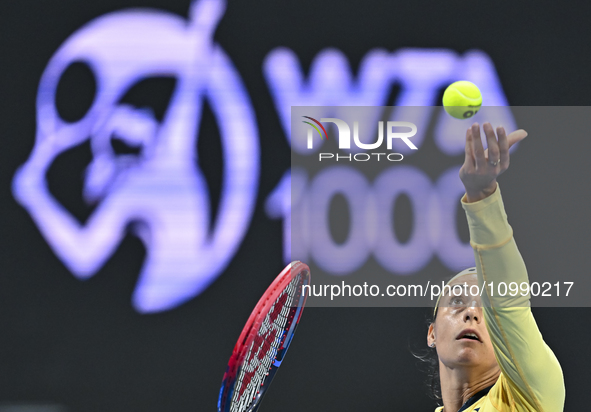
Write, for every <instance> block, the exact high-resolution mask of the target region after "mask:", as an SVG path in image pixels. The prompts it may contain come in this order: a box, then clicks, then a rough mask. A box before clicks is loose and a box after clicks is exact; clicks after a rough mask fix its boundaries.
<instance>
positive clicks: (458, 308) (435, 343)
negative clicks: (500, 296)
mask: <svg viewBox="0 0 591 412" xmlns="http://www.w3.org/2000/svg"><path fill="white" fill-rule="evenodd" d="M447 285H448V286H449V288H445V290H444V291H443V292H442V294H441V296H440V297H439V300H438V303H437V306H436V308H435V311H434V318H433V321H432V322H431V324H430V325H429V330H428V333H427V345H429V347H430V348H433V349H434V350H435V351H436V354H437V358H438V364H439V372H440V374H439V375H440V379H441V377H442V376H444V374H443V373H441V372H442V368H447V369H450V370H451V369H457V368H471V369H472V370H473V371H476V372H479V373H496V372H498V370H499V366H498V363H497V360H496V358H495V355H494V351H493V346H492V343H491V340H490V336H489V334H488V330H487V329H486V325H485V323H484V317H483V311H482V303H481V299H480V296H479V295H478V294H477V293H476V294H474V293H470V287H471V286H473V288H472V291H475V288H476V287H477V286H478V278H477V275H476V269H474V268H470V269H467V270H465V271H463V272H460V273H459V274H457V275H456V276H454V277H453V278H452V279H451V280H450V281H449V282H448V283H447ZM473 295H476V296H473Z"/></svg>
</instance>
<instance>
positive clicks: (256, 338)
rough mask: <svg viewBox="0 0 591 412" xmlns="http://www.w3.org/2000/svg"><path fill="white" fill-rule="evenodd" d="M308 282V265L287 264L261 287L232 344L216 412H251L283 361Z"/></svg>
mask: <svg viewBox="0 0 591 412" xmlns="http://www.w3.org/2000/svg"><path fill="white" fill-rule="evenodd" d="M309 284H310V268H308V266H307V265H306V264H304V263H302V262H299V261H295V262H292V263H290V264H289V265H287V267H286V268H285V269H283V271H282V272H281V273H280V274H279V276H277V278H275V280H274V281H273V283H271V286H269V288H268V289H267V290H266V291H265V293H264V294H263V296H262V297H261V299H260V300H259V302H258V303H257V305H256V307H255V308H254V310H253V311H252V313H251V314H250V317H249V318H248V321H247V322H246V325H244V329H242V333H241V334H240V337H239V338H238V342H236V346H234V350H233V351H232V356H231V357H230V361H229V362H228V367H227V368H226V373H225V374H224V379H223V381H222V388H221V389H220V395H219V398H218V411H219V412H255V411H256V410H257V409H258V408H259V406H260V404H261V400H262V398H263V395H264V394H265V392H266V390H267V389H268V388H269V385H270V384H271V381H272V380H273V377H274V376H275V373H276V372H277V369H278V368H279V366H280V365H281V362H282V361H283V357H284V356H285V353H286V352H287V348H288V347H289V344H290V343H291V339H292V338H293V334H294V333H295V330H296V327H297V325H298V322H299V321H300V317H301V316H302V311H303V310H304V304H305V303H306V296H305V294H304V293H303V286H305V285H309Z"/></svg>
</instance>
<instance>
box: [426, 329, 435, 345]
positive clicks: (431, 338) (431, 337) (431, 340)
mask: <svg viewBox="0 0 591 412" xmlns="http://www.w3.org/2000/svg"><path fill="white" fill-rule="evenodd" d="M434 326H435V324H434V323H431V324H430V325H429V330H428V331H427V346H429V347H430V348H432V347H433V346H434V344H435V327H434Z"/></svg>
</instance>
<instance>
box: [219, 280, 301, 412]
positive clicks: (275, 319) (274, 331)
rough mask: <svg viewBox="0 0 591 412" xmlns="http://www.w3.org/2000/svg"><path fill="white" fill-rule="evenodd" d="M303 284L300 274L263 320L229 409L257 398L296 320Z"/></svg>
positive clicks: (239, 410)
mask: <svg viewBox="0 0 591 412" xmlns="http://www.w3.org/2000/svg"><path fill="white" fill-rule="evenodd" d="M301 285H302V278H301V276H300V275H298V276H296V277H294V279H292V281H291V282H290V283H289V284H288V286H287V287H286V288H285V289H284V291H283V292H282V293H281V295H279V297H278V298H277V299H276V300H275V302H274V303H273V305H272V306H271V309H270V310H269V312H268V313H267V315H266V316H265V318H264V320H263V321H262V323H261V326H260V327H259V329H258V331H257V332H256V336H255V338H254V340H253V342H252V344H251V345H250V346H249V348H248V351H247V353H246V355H245V361H244V363H243V365H244V366H243V368H241V370H240V373H239V375H238V377H237V381H236V386H235V389H234V393H233V396H232V398H233V399H232V403H231V406H230V412H243V411H246V410H248V407H249V405H250V404H251V403H252V402H253V400H254V399H255V398H256V395H257V393H258V392H259V389H260V387H261V385H262V384H263V383H264V380H265V378H266V376H267V375H268V373H269V370H270V369H271V366H272V364H273V362H275V359H276V357H277V354H278V351H279V348H280V347H281V345H282V343H283V340H284V338H285V334H286V331H287V330H288V329H289V327H290V325H291V322H292V321H293V312H294V311H293V308H292V303H293V302H294V300H295V299H296V298H297V296H298V294H301Z"/></svg>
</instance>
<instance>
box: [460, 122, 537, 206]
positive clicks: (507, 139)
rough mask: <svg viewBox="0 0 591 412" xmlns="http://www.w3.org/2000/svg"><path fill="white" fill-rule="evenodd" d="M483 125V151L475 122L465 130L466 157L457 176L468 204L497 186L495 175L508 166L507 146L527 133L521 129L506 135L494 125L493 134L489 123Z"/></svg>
mask: <svg viewBox="0 0 591 412" xmlns="http://www.w3.org/2000/svg"><path fill="white" fill-rule="evenodd" d="M482 128H483V129H484V134H485V135H486V141H487V143H488V149H486V150H485V149H484V148H483V147H482V140H481V138H480V125H479V124H478V123H474V124H473V125H472V126H471V127H470V128H469V129H468V130H467V131H466V158H465V160H464V164H463V165H462V168H461V169H460V179H461V180H462V183H463V184H464V187H465V188H466V200H467V201H468V203H472V202H477V201H479V200H482V199H484V198H485V197H488V196H490V195H491V194H492V193H493V192H494V191H495V190H496V189H497V176H499V175H500V174H501V173H503V172H504V171H505V170H507V168H509V148H510V147H511V146H513V145H514V144H515V143H517V142H519V141H520V140H523V139H524V138H525V137H526V136H527V132H526V131H525V130H522V129H520V130H516V131H514V132H513V133H511V134H509V135H508V136H507V134H506V133H505V129H504V128H503V127H497V133H496V135H495V131H494V130H493V128H492V126H491V125H490V123H488V122H487V123H484V124H483V125H482ZM497 136H498V139H497Z"/></svg>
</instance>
